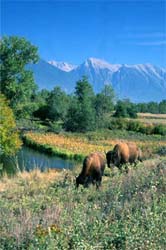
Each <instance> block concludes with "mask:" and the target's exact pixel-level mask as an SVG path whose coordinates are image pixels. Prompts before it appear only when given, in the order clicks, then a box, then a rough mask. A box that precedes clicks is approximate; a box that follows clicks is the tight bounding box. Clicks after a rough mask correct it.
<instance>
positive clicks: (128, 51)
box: [1, 0, 166, 66]
mask: <svg viewBox="0 0 166 250" xmlns="http://www.w3.org/2000/svg"><path fill="white" fill-rule="evenodd" d="M3 35H18V36H24V37H26V38H27V39H28V40H30V41H31V42H32V43H33V44H35V45H37V46H38V47H39V54H40V56H41V57H42V58H43V59H45V60H58V61H67V62H71V63H74V64H79V63H81V62H83V61H84V60H85V59H86V58H88V57H96V58H101V59H105V60H106V61H109V62H110V63H127V64H135V63H152V64H156V65H159V66H166V0H162V1H160V0H146V1H145V0H137V1H135V0H128V1H126V0H121V1H120V0H118V1H115V0H114V1H112V0H109V1H108V0H107V1H102V0H96V1H95V0H91V1H87V0H84V1H79V0H77V1H76V0H75V1H70V0H68V1H56V0H52V1H51V0H50V1H49V0H33V1H28V0H27V1H26V0H22V1H21V0H20V1H13V0H11V1H9V0H5V1H4V0H1V36H3Z"/></svg>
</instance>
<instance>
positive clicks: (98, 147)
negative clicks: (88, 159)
mask: <svg viewBox="0 0 166 250" xmlns="http://www.w3.org/2000/svg"><path fill="white" fill-rule="evenodd" d="M119 141H134V142H136V144H137V145H138V146H139V147H140V148H141V149H142V150H143V152H144V154H143V157H144V158H149V157H152V156H153V155H155V154H156V153H158V152H159V151H160V149H163V148H164V149H165V148H166V136H162V135H145V134H141V133H135V132H132V131H126V130H106V129H104V130H100V131H94V132H87V133H84V134H82V133H60V134H55V133H38V132H27V133H25V134H24V142H25V144H27V145H28V146H30V147H33V148H35V149H38V150H40V151H44V152H46V153H50V154H55V155H59V156H61V157H63V158H69V159H72V158H73V159H76V160H82V159H83V158H84V157H85V156H86V155H88V154H90V153H92V152H96V151H99V152H103V153H104V152H107V151H109V150H111V149H112V148H113V146H114V145H115V144H116V143H118V142H119Z"/></svg>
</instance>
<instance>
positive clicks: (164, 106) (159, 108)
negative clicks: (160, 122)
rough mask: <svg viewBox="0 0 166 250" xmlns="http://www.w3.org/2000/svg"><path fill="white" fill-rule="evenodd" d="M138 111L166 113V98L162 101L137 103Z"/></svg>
mask: <svg viewBox="0 0 166 250" xmlns="http://www.w3.org/2000/svg"><path fill="white" fill-rule="evenodd" d="M135 106H136V109H137V112H140V113H153V114H166V100H162V101H161V102H159V103H157V102H148V103H138V104H135Z"/></svg>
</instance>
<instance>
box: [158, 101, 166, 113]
mask: <svg viewBox="0 0 166 250" xmlns="http://www.w3.org/2000/svg"><path fill="white" fill-rule="evenodd" d="M159 113H160V114H166V100H162V101H161V102H160V103H159Z"/></svg>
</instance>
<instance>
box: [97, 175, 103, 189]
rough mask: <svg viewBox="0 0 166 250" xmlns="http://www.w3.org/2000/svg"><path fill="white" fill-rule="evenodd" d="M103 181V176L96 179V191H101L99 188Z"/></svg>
mask: <svg viewBox="0 0 166 250" xmlns="http://www.w3.org/2000/svg"><path fill="white" fill-rule="evenodd" d="M101 181H102V176H101V175H100V176H98V177H97V179H96V189H99V187H100V186H101Z"/></svg>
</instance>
